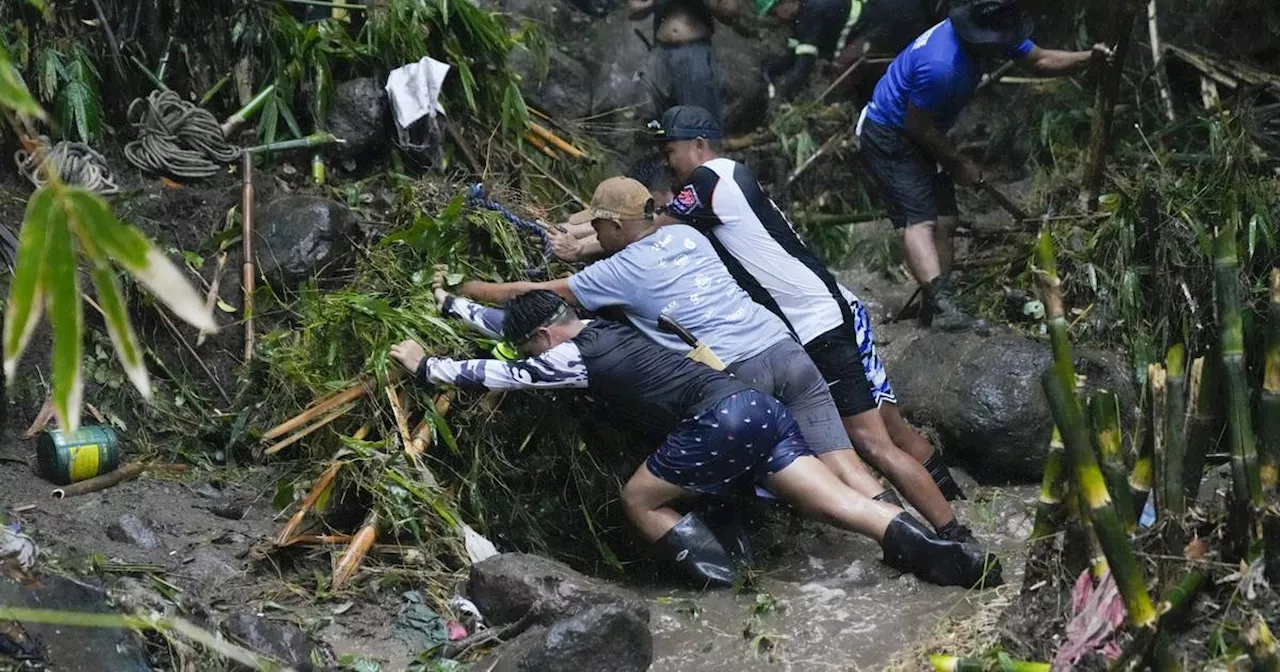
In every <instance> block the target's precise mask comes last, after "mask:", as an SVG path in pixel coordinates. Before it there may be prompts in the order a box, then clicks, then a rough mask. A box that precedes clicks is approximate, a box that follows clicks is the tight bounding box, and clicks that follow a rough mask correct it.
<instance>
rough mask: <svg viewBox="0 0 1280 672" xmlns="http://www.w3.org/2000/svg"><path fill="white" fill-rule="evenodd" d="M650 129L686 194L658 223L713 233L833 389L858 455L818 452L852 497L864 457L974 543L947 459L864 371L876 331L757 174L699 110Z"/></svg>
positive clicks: (944, 525)
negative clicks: (957, 506)
mask: <svg viewBox="0 0 1280 672" xmlns="http://www.w3.org/2000/svg"><path fill="white" fill-rule="evenodd" d="M650 128H651V130H652V131H653V133H654V137H655V139H656V140H657V141H658V142H660V143H661V146H662V153H663V156H665V157H666V160H667V164H668V165H669V166H671V169H672V171H673V172H674V173H675V176H676V180H677V182H678V183H679V184H681V186H680V188H679V189H678V190H677V192H676V196H675V198H674V199H672V201H671V204H670V205H669V206H668V207H667V215H665V216H664V217H663V218H662V219H660V221H659V223H661V224H681V225H685V224H687V225H690V226H692V227H694V228H696V229H698V230H700V231H702V232H703V233H705V234H706V236H707V237H708V238H709V239H710V241H711V245H712V247H714V248H715V250H716V252H717V254H719V255H720V259H721V260H722V261H724V264H725V266H726V267H728V269H729V273H731V274H732V275H733V278H734V279H735V280H737V281H738V285H739V286H741V287H742V288H743V289H745V290H746V292H747V294H748V295H750V296H751V298H752V299H754V300H755V301H756V302H757V303H759V304H760V305H762V306H764V307H766V308H768V309H769V310H770V312H772V313H774V314H775V315H777V316H778V317H780V318H781V319H782V321H783V322H784V323H785V324H786V325H787V328H788V329H789V330H790V331H791V333H792V334H794V335H795V336H796V338H797V340H799V341H800V343H802V344H803V345H804V349H805V351H806V352H808V354H809V357H810V358H811V359H812V360H813V363H814V364H815V365H817V367H818V370H819V371H821V372H822V376H823V377H824V378H825V379H826V381H827V384H828V385H829V387H830V390H831V396H832V398H833V399H834V400H835V404H836V409H837V410H838V411H839V413H840V416H841V419H842V424H843V425H844V429H845V432H846V433H847V434H848V436H849V438H850V439H851V440H852V442H853V445H854V446H855V447H856V448H857V451H858V453H857V454H855V453H854V451H853V450H848V449H834V450H830V451H823V450H821V449H820V448H818V447H816V446H815V447H814V451H815V452H817V453H818V455H819V457H821V458H822V461H823V462H825V463H826V464H827V466H828V467H829V468H830V469H831V470H832V471H834V472H835V473H836V475H837V476H838V477H840V478H841V479H842V480H845V482H846V483H849V484H850V485H851V486H853V487H856V486H854V485H853V482H851V480H850V479H852V478H853V477H854V476H855V475H856V471H855V469H856V467H857V465H859V464H860V461H859V460H858V454H861V456H862V457H863V458H864V459H866V461H867V462H869V463H870V464H871V466H873V467H875V468H876V469H877V470H879V471H880V473H882V474H884V475H885V476H886V477H888V478H889V480H890V481H892V482H893V484H894V485H895V486H897V488H898V491H899V492H900V493H902V495H903V496H904V497H906V499H907V500H908V501H910V502H911V503H912V504H913V505H915V507H916V508H917V509H918V510H919V511H920V513H921V514H923V515H924V516H925V518H927V519H928V520H929V522H930V523H931V524H932V525H933V526H934V527H935V528H936V529H937V530H938V534H939V536H942V537H944V538H954V539H967V538H971V536H972V535H971V533H970V531H969V530H968V528H966V527H965V526H963V525H961V524H960V523H959V522H958V521H957V520H956V518H955V515H954V513H953V512H952V510H951V506H950V504H948V503H947V500H948V499H955V498H959V497H961V496H962V494H961V492H960V489H959V487H958V486H957V485H956V483H955V481H954V479H953V478H952V476H951V473H950V471H949V470H948V468H947V466H946V463H945V462H944V461H943V458H942V455H941V454H940V453H939V452H937V451H936V450H934V448H933V446H931V445H929V443H928V441H924V440H923V438H922V437H920V436H919V434H918V433H917V432H915V431H914V430H912V429H911V428H910V426H909V425H907V423H906V422H905V421H904V420H903V419H902V416H901V415H900V414H899V413H898V411H897V408H896V406H895V405H894V404H893V403H891V402H892V401H893V400H892V399H891V398H890V397H891V395H883V394H882V395H876V394H875V392H874V390H873V388H872V381H873V379H876V378H877V377H878V376H877V375H876V372H875V371H868V367H867V366H866V365H864V362H863V357H862V351H861V348H860V347H859V340H860V339H859V334H858V331H859V324H860V323H861V324H862V325H863V326H864V329H868V330H869V325H870V323H869V320H865V319H863V320H861V321H860V320H859V318H858V315H857V310H856V309H857V306H855V305H854V303H851V301H850V300H849V299H848V298H846V297H845V294H844V292H843V291H842V288H841V287H840V285H839V284H838V283H837V282H836V279H835V277H834V276H832V275H831V272H830V271H828V270H827V269H826V267H825V266H823V265H822V262H821V261H819V260H818V258H817V257H816V256H815V255H814V254H813V252H812V251H810V250H809V248H808V247H807V246H805V244H804V242H803V241H802V240H800V237H799V236H798V235H796V232H795V230H794V229H793V228H792V227H791V223H790V222H789V221H787V218H786V216H785V215H783V214H782V211H781V210H780V209H779V208H778V206H777V205H776V204H775V203H774V202H773V200H772V199H770V198H769V196H768V194H766V193H765V192H764V189H763V188H762V187H761V186H760V183H759V182H758V181H757V180H756V178H755V176H754V175H753V174H752V173H751V171H750V169H748V168H747V167H746V166H745V165H743V164H741V163H738V162H736V161H733V160H731V159H728V158H724V157H721V156H720V155H719V152H718V147H719V144H720V138H721V133H720V128H719V126H718V125H717V124H716V123H715V120H714V119H713V118H711V115H709V114H707V112H706V110H703V109H700V108H696V107H687V106H685V107H674V108H672V109H670V110H667V112H666V114H664V115H662V120H661V121H659V122H655V123H654V124H650ZM681 228H684V227H683V226H682V227H681ZM859 305H860V304H859ZM864 318H865V315H864ZM866 338H869V334H867V336H866V337H865V338H864V339H862V340H866ZM886 402H888V403H886Z"/></svg>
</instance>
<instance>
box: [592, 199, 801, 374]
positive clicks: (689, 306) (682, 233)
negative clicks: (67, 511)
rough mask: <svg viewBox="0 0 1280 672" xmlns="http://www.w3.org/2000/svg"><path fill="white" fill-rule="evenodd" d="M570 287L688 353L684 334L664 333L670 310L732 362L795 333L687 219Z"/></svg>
mask: <svg viewBox="0 0 1280 672" xmlns="http://www.w3.org/2000/svg"><path fill="white" fill-rule="evenodd" d="M569 289H571V290H573V295H574V296H576V297H577V298H578V303H580V304H582V307H584V308H586V309H588V310H600V309H603V308H608V307H611V306H616V307H619V308H621V309H622V310H623V312H625V313H626V315H627V319H629V320H630V321H631V323H632V324H633V325H634V326H635V327H636V328H637V329H639V330H640V331H641V332H643V333H644V335H645V336H648V337H649V338H650V339H652V340H654V341H656V342H657V343H659V344H661V345H663V346H665V347H667V348H670V349H672V350H677V351H679V352H688V351H689V346H688V345H686V344H685V343H684V341H681V340H680V339H679V337H677V336H674V335H672V334H668V333H665V332H662V331H659V330H658V316H659V315H664V314H665V315H667V316H668V317H670V318H672V319H674V320H675V321H676V322H679V323H680V325H681V326H683V327H684V328H686V329H688V330H689V331H690V332H691V333H692V334H693V335H694V337H696V338H697V339H698V340H700V341H702V342H703V343H705V344H707V345H708V346H709V347H710V348H711V349H712V350H713V351H715V353H716V356H718V357H719V358H720V361H722V362H724V363H725V365H730V364H733V363H735V362H740V361H742V360H744V359H747V358H749V357H754V356H756V355H758V354H760V353H762V352H764V351H765V350H766V349H768V348H769V346H772V345H774V344H776V343H779V342H781V341H782V340H784V339H788V338H791V334H790V333H789V332H788V331H787V327H786V325H785V324H783V323H782V320H780V319H778V317H777V316H776V315H774V314H773V313H770V312H769V311H768V310H765V309H764V308H763V307H762V306H760V304H758V303H756V302H755V301H752V300H751V297H750V296H748V295H747V293H746V292H745V291H743V289H742V288H741V287H739V286H738V283H737V282H735V281H734V279H733V276H731V275H729V269H727V268H725V265H724V263H723V262H721V261H720V257H719V256H718V255H716V251H715V249H714V248H712V247H711V241H709V240H707V238H706V236H703V235H702V234H701V233H698V231H697V230H696V229H694V228H693V227H691V226H686V225H684V224H677V225H671V226H664V227H662V228H660V229H658V230H657V231H655V232H654V233H652V234H650V235H649V236H647V237H645V238H641V239H640V240H637V241H636V242H634V243H631V244H630V245H628V246H626V247H624V248H623V249H622V250H620V251H619V252H617V253H616V254H614V255H613V256H610V257H608V258H606V259H601V260H600V261H597V262H595V263H594V264H591V265H590V266H588V267H586V268H585V269H583V270H582V271H579V272H578V273H575V274H573V275H571V276H569Z"/></svg>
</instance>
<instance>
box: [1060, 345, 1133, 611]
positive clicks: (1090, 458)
mask: <svg viewBox="0 0 1280 672" xmlns="http://www.w3.org/2000/svg"><path fill="white" fill-rule="evenodd" d="M1065 366H1067V367H1069V366H1071V360H1070V359H1067V360H1066V365H1065ZM1041 385H1042V386H1043V387H1044V392H1045V396H1046V397H1048V399H1049V408H1050V410H1051V411H1052V412H1053V417H1054V422H1056V423H1057V424H1058V427H1060V428H1061V429H1062V438H1063V443H1065V444H1066V449H1067V455H1068V458H1069V460H1070V463H1071V465H1072V467H1073V469H1074V471H1075V476H1076V485H1077V486H1078V487H1079V488H1080V492H1081V494H1082V496H1083V497H1084V499H1085V502H1086V503H1087V504H1088V507H1089V508H1088V511H1087V512H1086V513H1087V514H1088V517H1089V519H1090V521H1091V522H1092V523H1093V527H1094V530H1095V531H1096V533H1097V535H1098V541H1099V542H1101V544H1102V548H1103V551H1104V552H1105V553H1106V557H1107V564H1109V565H1110V567H1111V570H1112V573H1113V574H1114V576H1115V579H1116V587H1117V588H1119V590H1120V596H1121V597H1122V598H1123V600H1124V604H1125V609H1126V611H1127V617H1128V620H1129V623H1130V624H1131V625H1132V626H1134V627H1135V628H1141V629H1145V630H1151V629H1153V628H1154V627H1155V622H1156V613H1155V607H1154V605H1153V604H1152V603H1151V595H1150V594H1149V593H1148V592H1147V585H1146V579H1145V577H1144V575H1143V574H1144V573H1143V571H1142V565H1140V564H1139V563H1138V559H1137V556H1136V555H1135V554H1134V552H1133V547H1132V546H1130V545H1129V539H1128V536H1127V535H1126V534H1125V531H1124V523H1123V522H1122V521H1121V520H1120V516H1119V514H1118V512H1117V511H1116V507H1115V505H1114V504H1113V503H1112V500H1111V495H1110V494H1109V493H1108V492H1107V485H1106V480H1105V479H1104V478H1103V476H1102V471H1101V469H1099V468H1098V460H1097V458H1096V457H1095V456H1094V454H1093V448H1092V446H1091V442H1090V440H1089V432H1088V429H1087V428H1086V427H1085V420H1084V414H1083V413H1082V412H1081V410H1080V401H1079V399H1077V398H1076V396H1075V390H1074V387H1070V386H1067V385H1065V384H1063V381H1062V378H1060V377H1059V376H1056V375H1054V374H1053V373H1052V372H1047V373H1046V374H1045V375H1044V376H1043V377H1042V378H1041Z"/></svg>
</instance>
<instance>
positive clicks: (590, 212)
mask: <svg viewBox="0 0 1280 672" xmlns="http://www.w3.org/2000/svg"><path fill="white" fill-rule="evenodd" d="M650 217H653V196H650V195H649V189H648V188H647V187H645V186H644V185H643V184H640V182H638V181H636V180H633V179H631V178H629V177H611V178H609V179H607V180H605V181H604V182H601V183H600V184H599V185H598V186H596V191H595V193H594V194H592V195H591V205H590V206H589V207H587V209H586V210H583V211H581V212H575V213H573V214H572V215H570V216H569V223H570V224H586V223H588V222H590V221H591V220H593V219H648V218H650Z"/></svg>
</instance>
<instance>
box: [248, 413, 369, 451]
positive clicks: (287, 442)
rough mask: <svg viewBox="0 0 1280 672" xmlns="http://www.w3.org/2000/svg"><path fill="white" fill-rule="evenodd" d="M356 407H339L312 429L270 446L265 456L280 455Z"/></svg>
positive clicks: (308, 428) (311, 427) (312, 426)
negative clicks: (279, 453)
mask: <svg viewBox="0 0 1280 672" xmlns="http://www.w3.org/2000/svg"><path fill="white" fill-rule="evenodd" d="M355 407H356V405H355V404H347V405H345V406H339V407H338V408H337V409H335V410H334V411H333V412H331V413H329V414H328V415H326V416H324V417H323V418H321V419H320V420H319V421H318V422H316V423H315V424H313V425H311V426H310V427H307V428H306V429H304V430H302V431H300V432H298V433H297V434H294V435H293V436H290V437H289V438H287V439H284V440H283V441H280V442H278V443H274V444H272V445H271V446H269V447H268V448H267V449H266V450H263V451H262V454H263V455H275V454H276V453H278V452H280V451H282V450H284V449H285V448H288V447H289V446H292V445H293V444H295V443H297V442H299V441H301V440H303V439H305V438H307V437H308V436H310V435H311V434H313V433H314V432H315V431H316V430H317V429H320V428H321V427H324V426H326V425H328V424H329V423H331V422H333V421H334V420H337V419H338V418H341V417H342V416H344V415H346V414H347V413H350V412H351V409H353V408H355Z"/></svg>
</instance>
